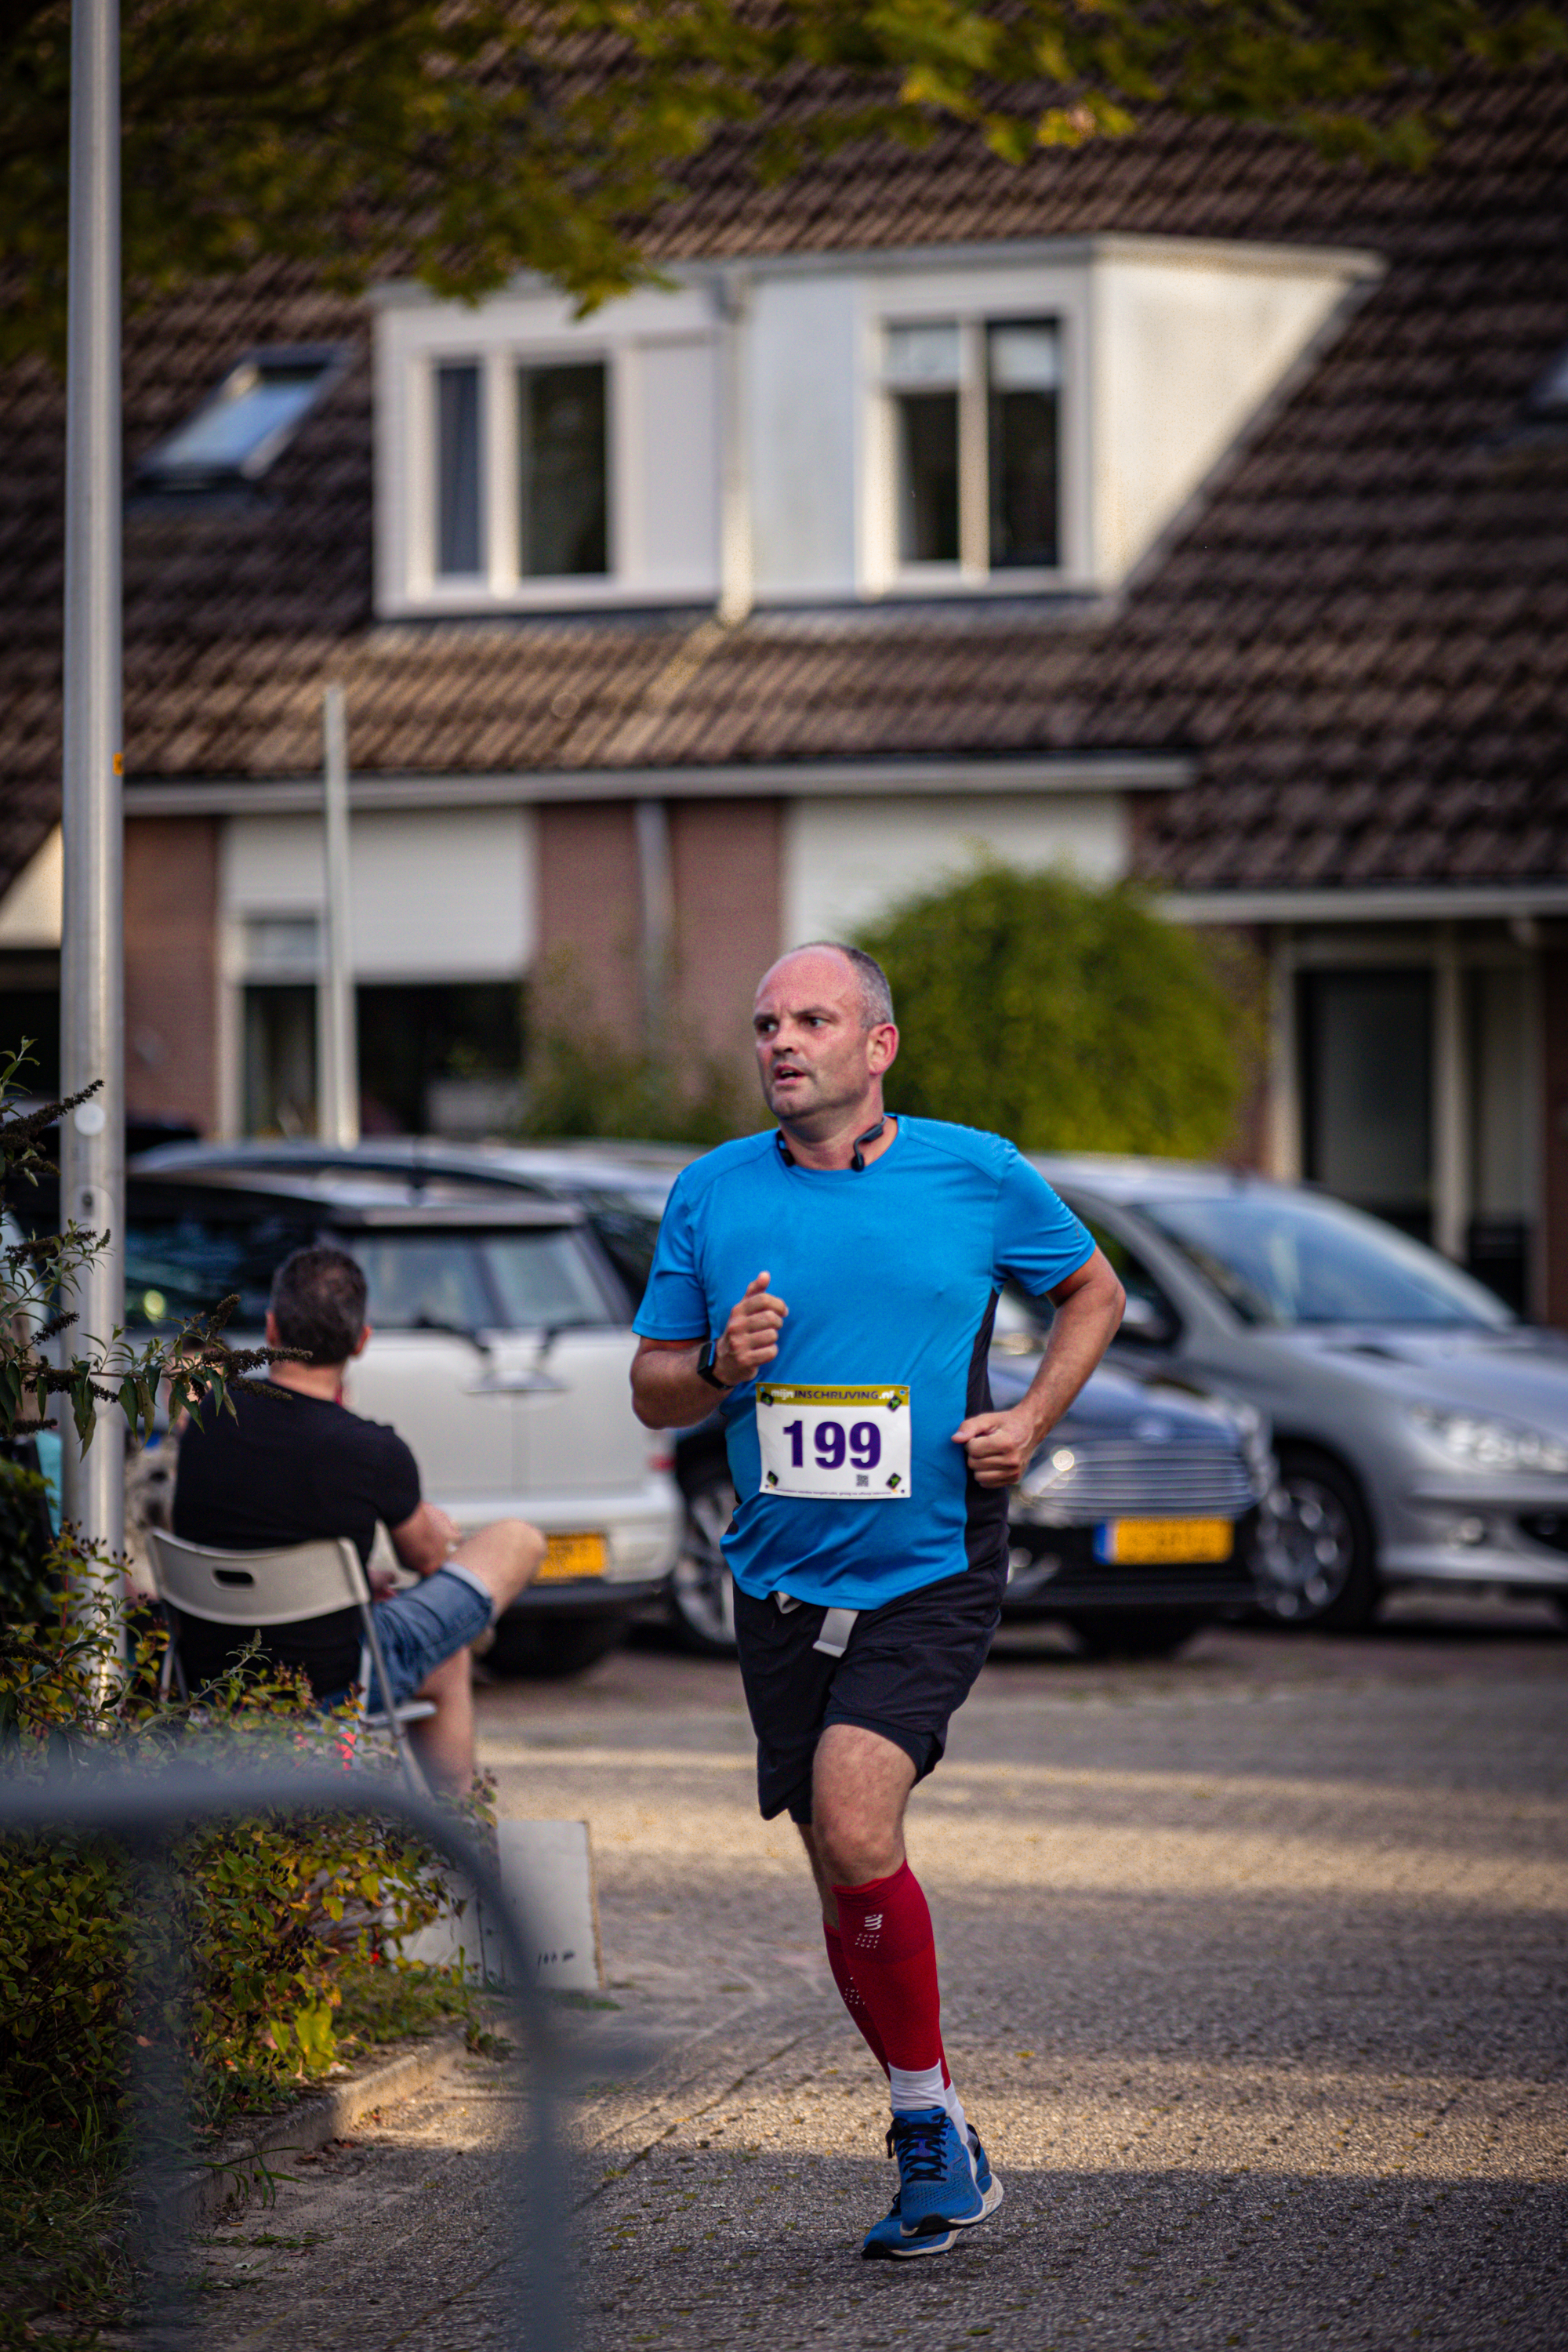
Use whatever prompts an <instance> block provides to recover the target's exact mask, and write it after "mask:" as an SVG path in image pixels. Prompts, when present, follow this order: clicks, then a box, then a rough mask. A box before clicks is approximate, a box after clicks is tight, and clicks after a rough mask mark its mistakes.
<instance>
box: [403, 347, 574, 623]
mask: <svg viewBox="0 0 1568 2352" xmlns="http://www.w3.org/2000/svg"><path fill="white" fill-rule="evenodd" d="M435 373H436V400H435V429H436V468H435V497H436V515H435V531H434V542H435V548H436V572H437V578H438V579H440V580H443V581H446V580H450V581H464V580H471V581H479V582H483V581H485V580H486V579H487V578H488V575H489V569H490V559H489V541H490V531H489V528H487V525H488V523H489V509H490V507H491V505H492V502H493V499H494V497H495V493H496V489H497V488H499V485H493V484H492V483H491V481H490V479H489V471H490V468H492V467H493V468H494V469H495V470H496V471H497V472H499V473H500V475H501V476H502V477H503V478H505V477H507V476H510V477H511V478H513V479H514V480H515V481H516V484H517V515H516V527H517V530H516V545H517V573H518V578H519V580H520V581H524V580H574V579H603V578H604V576H605V573H606V572H608V570H609V568H610V566H609V546H610V527H609V525H610V490H609V473H608V467H607V465H606V462H605V461H606V456H607V434H606V430H605V404H606V385H605V362H604V361H603V360H595V361H591V362H588V363H586V364H583V363H580V362H574V363H572V364H568V365H566V366H563V367H550V366H542V367H534V366H527V365H525V366H521V367H519V368H518V369H517V370H516V384H515V392H514V396H513V398H512V399H510V400H508V401H504V402H503V413H502V417H501V420H500V421H501V422H502V423H503V425H506V424H510V425H512V426H513V427H514V428H515V433H516V438H515V441H511V442H510V443H509V442H506V441H502V442H501V444H500V446H499V447H497V448H493V449H492V448H490V447H489V444H488V437H487V421H486V414H485V401H486V394H487V392H488V391H489V390H490V385H489V384H488V383H487V381H486V375H487V371H486V370H485V369H484V368H482V367H481V366H480V364H479V362H478V361H477V360H443V361H441V362H439V363H438V364H437V368H436V372H435ZM487 455H489V466H487V462H486V461H487ZM502 529H503V532H504V523H503V525H502Z"/></svg>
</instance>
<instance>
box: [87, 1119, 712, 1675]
mask: <svg viewBox="0 0 1568 2352" xmlns="http://www.w3.org/2000/svg"><path fill="white" fill-rule="evenodd" d="M127 1205H128V1216H127V1230H126V1313H127V1322H128V1324H129V1325H131V1326H132V1327H133V1328H134V1327H141V1328H143V1329H145V1328H149V1327H150V1328H154V1329H156V1328H159V1327H163V1328H172V1327H173V1326H174V1324H176V1323H177V1322H178V1320H179V1319H180V1318H181V1317H182V1316H184V1315H185V1314H187V1313H189V1312H191V1311H193V1310H205V1309H210V1308H211V1307H213V1306H215V1305H216V1302H217V1301H218V1300H219V1299H221V1298H223V1297H226V1296H228V1295H229V1294H231V1293H233V1294H237V1296H238V1298H239V1307H238V1309H237V1313H236V1314H235V1316H234V1318H233V1320H232V1323H231V1326H230V1330H231V1335H232V1336H235V1337H237V1338H239V1337H245V1338H255V1337H257V1336H258V1334H259V1331H260V1329H261V1327H262V1323H263V1318H264V1317H265V1312H266V1304H267V1293H268V1286H269V1284H270V1282H271V1278H272V1275H273V1272H274V1270H275V1269H276V1267H277V1266H278V1265H279V1264H280V1263H281V1261H282V1260H283V1259H284V1258H285V1257H286V1256H287V1255H289V1251H290V1250H291V1249H295V1248H298V1247H299V1246H300V1245H301V1244H304V1243H307V1242H313V1241H331V1242H333V1243H335V1244H337V1245H338V1246H339V1247H341V1248H342V1249H345V1250H347V1251H348V1252H349V1253H350V1255H352V1256H353V1257H355V1258H357V1259H358V1261H359V1263H360V1264H361V1265H362V1266H363V1268H364V1272H365V1278H366V1282H367V1284H368V1286H369V1306H368V1314H369V1319H370V1322H371V1326H372V1329H373V1333H374V1336H373V1338H372V1339H371V1342H370V1345H369V1346H368V1347H367V1349H365V1352H364V1354H363V1356H362V1357H360V1358H359V1359H358V1360H357V1361H356V1362H355V1363H354V1364H353V1367H352V1368H351V1372H350V1378H349V1385H348V1391H347V1402H349V1403H350V1405H352V1407H353V1410H354V1411H355V1412H362V1413H364V1414H365V1415H366V1416H367V1417H368V1418H369V1419H371V1420H373V1421H382V1422H389V1423H392V1424H393V1426H394V1427H395V1428H396V1429H397V1430H398V1432H399V1433H400V1434H401V1435H402V1436H404V1437H405V1439H406V1440H407V1442H408V1444H410V1446H412V1448H413V1450H414V1454H415V1457H416V1460H417V1462H418V1464H419V1468H420V1475H421V1478H422V1480H423V1483H424V1488H425V1492H426V1495H427V1496H429V1497H430V1499H431V1500H432V1501H434V1502H437V1503H439V1504H440V1505H441V1506H442V1507H443V1508H444V1509H446V1510H447V1511H449V1512H450V1514H451V1516H452V1517H453V1518H454V1519H456V1520H457V1522H458V1526H459V1527H462V1528H472V1527H478V1526H480V1525H482V1524H483V1523H484V1522H485V1521H486V1520H489V1519H495V1518H500V1517H520V1518H526V1519H531V1520H532V1521H533V1523H534V1525H535V1526H537V1527H539V1528H542V1529H543V1530H544V1533H545V1534H546V1536H547V1537H548V1538H549V1539H550V1542H549V1551H548V1553H547V1555H546V1558H545V1562H544V1566H543V1568H542V1570H541V1572H540V1575H539V1577H538V1579H537V1580H536V1581H535V1582H534V1584H533V1585H532V1586H531V1588H530V1589H529V1591H526V1592H525V1593H523V1595H522V1596H521V1600H520V1601H518V1602H517V1603H516V1604H515V1605H514V1607H513V1608H512V1609H511V1610H510V1611H509V1612H508V1613H507V1615H506V1616H505V1617H504V1618H503V1619H502V1620H501V1622H500V1626H499V1627H498V1629H497V1638H496V1646H495V1650H494V1652H493V1657H494V1659H495V1662H496V1663H497V1664H500V1665H503V1666H505V1665H517V1666H524V1667H529V1668H531V1669H532V1670H533V1671H536V1672H543V1673H547V1674H548V1673H556V1674H569V1673H574V1672H576V1671H578V1670H580V1669H581V1668H582V1667H584V1666H585V1665H587V1664H591V1663H592V1662H593V1660H594V1659H595V1658H596V1657H599V1656H601V1655H603V1654H604V1653H605V1650H607V1649H609V1648H610V1647H611V1646H612V1645H613V1644H614V1643H615V1642H616V1641H617V1640H618V1639H619V1638H620V1635H621V1634H622V1633H623V1632H624V1630H625V1628H626V1624H627V1623H628V1622H629V1621H630V1618H631V1616H632V1613H633V1612H634V1611H635V1610H636V1609H637V1607H638V1605H639V1604H640V1603H641V1602H643V1601H646V1600H647V1599H648V1598H650V1597H651V1596H653V1595H654V1594H657V1593H658V1591H660V1590H661V1589H662V1587H663V1585H664V1582H665V1580H666V1579H667V1577H668V1573H669V1570H670V1569H671V1567H672V1565H673V1563H674V1561H675V1559H676V1555H677V1553H678V1551H679V1547H680V1538H681V1531H682V1526H683V1517H684V1515H683V1507H682V1502H681V1497H680V1493H679V1488H678V1487H677V1486H676V1483H675V1480H674V1478H673V1476H672V1475H671V1456H670V1452H669V1442H668V1439H667V1438H663V1437H659V1436H656V1435H652V1434H650V1433H649V1432H648V1431H647V1430H646V1429H644V1428H643V1427H642V1426H641V1424H640V1423H638V1422H637V1419H636V1417H635V1415H634V1414H633V1412H632V1409H631V1392H630V1387H629V1383H628V1379H627V1371H628V1367H629V1364H630V1360H631V1355H632V1350H633V1348H634V1346H635V1344H636V1343H635V1341H634V1339H633V1336H632V1333H631V1330H630V1328H629V1326H628V1322H627V1317H626V1297H625V1292H624V1289H623V1287H622V1286H621V1284H620V1282H619V1280H618V1279H617V1277H616V1274H615V1271H614V1268H613V1267H612V1266H611V1265H610V1264H609V1263H608V1261H607V1260H606V1259H605V1255H604V1253H603V1251H602V1249H601V1246H600V1244H599V1243H598V1241H597V1239H596V1238H595V1234H594V1232H593V1229H592V1227H591V1225H590V1223H589V1222H588V1219H587V1217H586V1216H585V1214H584V1212H583V1210H582V1209H580V1208H578V1207H576V1206H574V1205H573V1204H572V1203H570V1202H561V1201H549V1200H542V1199H539V1200H531V1199H528V1198H525V1197H521V1196H520V1195H519V1194H517V1193H515V1192H513V1193H510V1194H507V1195H504V1196H503V1195H501V1194H500V1193H499V1192H498V1191H497V1190H496V1188H494V1187H493V1186H487V1185H483V1184H475V1183H467V1182H464V1181H462V1180H461V1179H458V1178H453V1177H441V1178H432V1179H421V1178H420V1177H418V1176H414V1177H410V1176H407V1175H405V1174H403V1173H401V1172H399V1171H386V1170H376V1169H359V1168H353V1169H343V1168H341V1167H340V1168H334V1169H331V1170H320V1171H311V1172H309V1173H307V1172H305V1171H299V1172H295V1171H289V1172H287V1173H280V1172H275V1171H261V1170H258V1169H255V1168H246V1169H236V1168H233V1167H220V1166H212V1165H209V1166H205V1167H200V1168H185V1169H183V1170H181V1171H178V1172H175V1171H173V1170H170V1171H167V1172H163V1173H157V1174H153V1173H145V1174H144V1173H137V1174H133V1175H132V1179H131V1183H130V1191H129V1199H128V1204H127Z"/></svg>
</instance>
